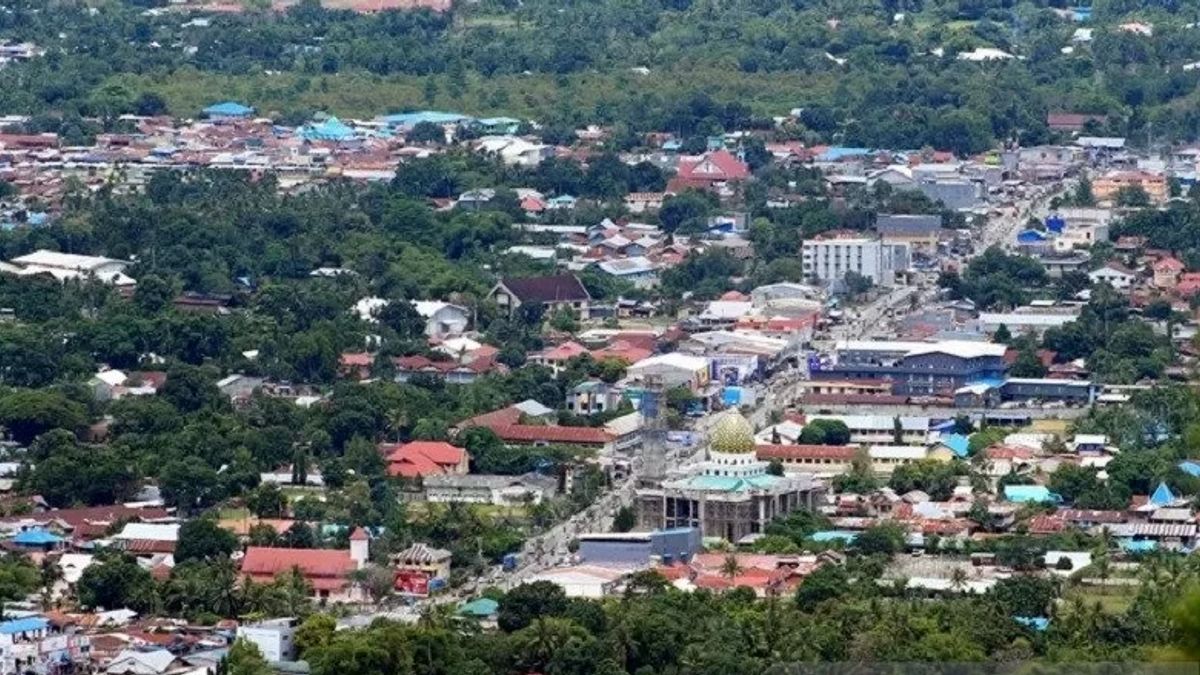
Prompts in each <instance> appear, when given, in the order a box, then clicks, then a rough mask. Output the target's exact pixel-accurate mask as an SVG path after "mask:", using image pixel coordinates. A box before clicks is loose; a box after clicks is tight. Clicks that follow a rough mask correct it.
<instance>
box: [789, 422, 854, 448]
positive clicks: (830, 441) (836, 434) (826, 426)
mask: <svg viewBox="0 0 1200 675" xmlns="http://www.w3.org/2000/svg"><path fill="white" fill-rule="evenodd" d="M797 442H798V443H802V444H806V445H846V444H848V443H849V442H850V428H849V427H847V426H846V423H845V422H842V421H841V420H824V419H817V420H812V421H811V422H809V423H808V424H806V425H804V429H802V430H801V431H800V437H799V438H798V439H797Z"/></svg>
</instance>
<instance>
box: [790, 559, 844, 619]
mask: <svg viewBox="0 0 1200 675" xmlns="http://www.w3.org/2000/svg"><path fill="white" fill-rule="evenodd" d="M849 592H850V579H849V577H848V576H847V575H846V569H845V568H844V567H842V566H841V565H822V566H820V567H818V568H817V569H816V570H814V571H813V572H812V574H809V575H808V576H806V577H804V580H803V581H801V582H800V585H799V586H797V587H796V606H797V607H799V608H800V609H801V611H805V612H811V611H813V610H814V609H815V608H816V607H817V606H818V605H820V604H821V603H823V602H825V601H827V600H831V599H833V598H840V597H842V596H844V595H846V594H847V593H849Z"/></svg>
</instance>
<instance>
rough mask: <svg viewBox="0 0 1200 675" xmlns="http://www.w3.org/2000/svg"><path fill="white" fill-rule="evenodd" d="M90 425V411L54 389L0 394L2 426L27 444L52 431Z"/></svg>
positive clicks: (19, 390)
mask: <svg viewBox="0 0 1200 675" xmlns="http://www.w3.org/2000/svg"><path fill="white" fill-rule="evenodd" d="M86 422H87V410H86V409H85V408H84V407H83V406H82V405H81V404H79V403H77V402H75V401H72V400H70V399H69V398H67V397H66V396H65V395H64V394H62V393H60V392H58V391H52V390H40V389H17V390H13V391H10V392H7V393H4V394H2V395H0V425H3V426H4V428H5V429H7V430H8V433H9V434H11V435H12V438H13V440H15V441H16V442H18V443H22V444H28V443H30V442H32V441H33V439H34V438H35V437H37V436H38V435H39V434H42V433H45V432H47V431H49V430H51V429H66V430H67V431H72V432H73V431H75V430H77V429H78V428H79V427H82V426H83V425H84V424H85V423H86Z"/></svg>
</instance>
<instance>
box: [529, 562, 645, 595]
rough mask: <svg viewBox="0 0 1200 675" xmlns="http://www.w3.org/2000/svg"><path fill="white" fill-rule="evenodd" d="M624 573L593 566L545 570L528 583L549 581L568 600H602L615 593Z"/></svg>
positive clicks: (531, 578)
mask: <svg viewBox="0 0 1200 675" xmlns="http://www.w3.org/2000/svg"><path fill="white" fill-rule="evenodd" d="M624 577H625V572H623V571H621V570H616V569H612V568H608V567H598V566H594V565H576V566H573V567H558V568H554V569H550V570H546V571H545V572H542V573H540V574H537V575H534V576H533V577H530V579H529V582H528V583H537V582H539V581H549V582H550V583H552V584H554V585H556V586H558V587H560V588H562V589H563V592H564V593H566V595H567V597H568V598H591V599H596V598H603V597H605V596H609V595H612V594H614V593H615V592H616V590H617V588H618V586H619V584H620V582H621V579H623V578H624Z"/></svg>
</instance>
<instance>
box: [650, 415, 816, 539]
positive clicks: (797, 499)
mask: <svg viewBox="0 0 1200 675" xmlns="http://www.w3.org/2000/svg"><path fill="white" fill-rule="evenodd" d="M707 455H708V456H707V459H706V460H705V461H703V462H699V463H696V464H693V465H691V466H686V467H683V468H682V470H680V471H677V472H675V473H674V475H671V476H669V477H668V478H666V479H665V480H663V481H662V483H661V484H660V485H658V486H652V487H644V488H642V489H639V490H638V492H637V506H638V509H637V510H638V526H639V527H640V528H642V529H648V530H654V529H663V528H674V527H698V528H700V531H701V533H702V534H703V536H705V537H717V538H721V539H725V540H727V541H730V542H737V541H738V540H740V539H742V538H743V537H746V536H747V535H752V534H757V533H760V532H762V531H763V530H764V529H765V528H766V526H767V523H770V522H771V521H772V520H774V519H776V518H779V517H781V516H784V515H786V514H788V513H791V512H792V511H795V510H798V509H813V508H814V507H815V506H816V504H817V502H818V501H819V499H820V497H821V494H822V491H823V490H824V485H823V484H821V483H820V482H819V481H817V480H815V479H813V478H812V477H811V476H804V475H791V476H773V475H771V474H770V473H768V472H767V466H768V464H767V462H763V461H760V460H758V458H757V457H755V454H754V429H753V427H751V426H750V422H749V421H747V420H746V418H745V417H743V416H742V415H741V414H740V413H738V412H736V411H729V412H726V413H724V414H723V415H722V416H721V419H719V420H718V421H717V424H716V426H715V427H714V429H713V432H712V435H711V437H710V438H709V445H708V453H707Z"/></svg>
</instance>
